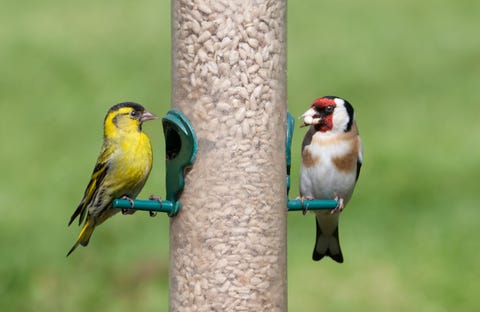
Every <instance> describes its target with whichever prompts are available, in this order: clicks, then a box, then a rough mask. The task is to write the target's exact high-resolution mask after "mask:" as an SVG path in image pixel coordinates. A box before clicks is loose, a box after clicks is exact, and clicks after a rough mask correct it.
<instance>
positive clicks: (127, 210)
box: [121, 195, 135, 215]
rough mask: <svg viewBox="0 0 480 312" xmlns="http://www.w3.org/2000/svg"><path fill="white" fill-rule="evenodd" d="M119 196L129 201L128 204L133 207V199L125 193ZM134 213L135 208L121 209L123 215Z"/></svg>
mask: <svg viewBox="0 0 480 312" xmlns="http://www.w3.org/2000/svg"><path fill="white" fill-rule="evenodd" d="M121 198H122V199H126V200H128V201H129V202H130V206H132V208H135V202H134V201H133V199H131V198H130V197H128V196H127V195H123V196H122V197H121ZM134 213H135V209H126V208H124V209H122V214H123V215H130V214H134Z"/></svg>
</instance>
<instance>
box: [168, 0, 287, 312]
mask: <svg viewBox="0 0 480 312" xmlns="http://www.w3.org/2000/svg"><path fill="white" fill-rule="evenodd" d="M285 19H286V0H275V1H272V0H215V1H209V0H173V1H172V40H173V41H172V103H173V107H174V108H176V109H178V110H180V111H182V112H183V113H184V114H185V115H186V116H187V117H188V119H189V120H190V121H191V123H192V125H193V128H194V129H195V131H196V136H197V139H198V154H197V156H196V161H195V164H194V166H193V168H192V170H191V171H190V172H189V173H188V175H187V176H186V181H185V189H184V191H183V193H182V195H181V198H180V201H181V209H180V211H179V213H178V215H176V216H175V217H174V218H172V219H171V221H170V294H169V306H170V311H286V310H287V267H286V217H287V194H286V179H285V177H286V163H285V133H286V130H285V124H286V62H285V52H286V42H285V33H286V24H285Z"/></svg>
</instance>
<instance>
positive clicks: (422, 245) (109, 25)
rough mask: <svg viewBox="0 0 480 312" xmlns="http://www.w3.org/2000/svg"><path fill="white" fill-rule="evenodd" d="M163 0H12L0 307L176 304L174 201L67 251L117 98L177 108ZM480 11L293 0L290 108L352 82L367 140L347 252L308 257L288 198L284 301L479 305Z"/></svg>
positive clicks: (3, 62) (5, 82)
mask: <svg viewBox="0 0 480 312" xmlns="http://www.w3.org/2000/svg"><path fill="white" fill-rule="evenodd" d="M169 5H170V4H169V2H168V1H153V0H140V1H126V0H123V1H113V0H104V1H93V0H86V1H81V2H69V1H58V0H44V1H13V0H7V1H3V2H2V9H1V10H0V72H1V75H0V105H1V117H0V118H1V122H0V130H1V131H0V139H1V145H2V147H1V153H0V157H1V158H0V209H1V215H0V310H1V311H100V310H102V311H131V310H135V311H166V310H167V307H168V218H166V217H164V216H161V217H157V218H149V217H147V216H146V214H145V213H143V214H142V213H137V214H136V215H133V216H129V217H120V216H118V217H115V218H112V219H111V220H110V221H109V222H108V223H106V224H105V225H104V226H102V227H101V228H99V229H98V230H97V232H96V235H95V237H94V239H93V240H92V243H91V244H90V246H89V247H88V248H87V249H83V248H80V249H79V250H77V251H76V252H75V254H73V256H72V257H70V258H68V259H66V258H65V253H66V252H67V251H68V249H69V248H70V247H71V245H72V243H73V242H74V240H75V238H76V236H77V234H78V230H79V229H78V228H77V227H76V226H74V227H72V228H67V227H66V223H67V221H68V218H69V217H70V215H71V213H72V212H73V210H74V208H75V207H76V205H77V203H78V201H79V200H80V198H81V196H82V192H83V190H84V187H85V185H86V183H87V182H88V179H89V176H90V173H91V170H92V167H93V164H94V161H95V159H96V157H97V154H98V151H99V148H100V145H101V133H102V120H103V117H104V114H105V112H106V110H107V109H108V107H109V106H110V105H112V104H114V103H117V102H120V101H124V100H134V101H138V102H140V103H143V104H145V105H146V106H147V107H148V108H149V109H150V110H151V111H153V112H154V113H156V114H158V115H164V114H165V113H166V112H167V110H168V109H169V106H170V104H169V103H170V102H169V101H170V7H169ZM479 12H480V2H478V1H469V0H457V1H453V0H450V1H447V0H439V1H433V0H426V1H413V0H405V1H393V0H386V1H375V0H367V1H360V2H359V1H353V0H341V1H317V0H308V1H307V0H305V1H289V4H288V103H289V110H290V112H291V113H292V114H293V115H295V116H298V115H299V114H301V113H302V112H303V111H304V110H305V109H306V108H307V107H308V106H309V104H310V103H311V101H312V100H313V99H314V98H316V97H318V96H321V95H329V94H334V95H339V96H342V97H345V98H347V99H348V100H350V101H351V103H353V105H354V106H355V108H356V112H357V119H358V124H359V128H360V132H361V135H362V139H363V143H364V149H365V162H364V167H363V169H362V173H361V177H360V180H359V183H358V186H357V189H356V191H355V194H354V197H353V199H352V201H351V202H350V204H349V206H348V207H347V208H346V210H345V212H344V213H343V214H342V219H341V226H340V232H341V241H342V247H343V251H344V256H345V259H346V260H345V263H344V264H342V265H338V264H336V263H334V262H333V261H331V260H330V259H326V260H324V261H321V262H319V263H316V262H313V261H311V252H312V248H313V243H314V236H315V234H314V231H315V226H314V221H313V220H314V219H313V216H312V215H308V216H306V217H304V216H302V215H301V214H300V213H297V214H294V213H292V214H289V219H288V279H289V283H288V288H289V295H288V302H289V303H288V304H289V309H290V310H291V311H478V310H480V299H479V296H478V294H479V293H480V286H479V285H480V251H479V249H480V248H479V247H480V244H479V234H478V231H479V226H480V218H479V212H478V211H479V209H480V207H479V197H480V196H479V195H478V194H479V182H478V181H479V180H480V144H479V143H480V142H479V141H480V140H479V134H480V122H479V117H480V107H479V104H480V92H479V89H480V39H479V36H478V30H479V29H480V18H479ZM297 125H298V123H297ZM145 130H146V131H147V132H148V133H149V135H150V136H151V138H152V141H153V148H154V153H155V155H156V156H157V157H156V162H155V166H154V169H153V171H152V175H151V178H150V180H149V182H148V183H147V185H146V187H145V189H144V191H143V192H142V194H141V197H147V196H148V195H149V194H152V193H155V194H159V193H160V194H162V193H164V191H163V190H164V181H163V179H164V175H163V172H164V170H163V166H164V164H163V160H162V159H163V158H162V156H159V155H162V153H163V134H162V131H161V126H160V123H159V122H152V123H149V124H147V125H146V126H145ZM303 133H304V129H298V127H297V128H296V129H295V135H294V144H293V148H292V151H293V169H292V175H293V176H292V181H293V185H292V191H291V194H290V195H291V197H295V196H296V195H297V194H298V191H297V188H298V185H297V179H298V166H299V161H300V160H299V146H300V141H301V137H302V136H303Z"/></svg>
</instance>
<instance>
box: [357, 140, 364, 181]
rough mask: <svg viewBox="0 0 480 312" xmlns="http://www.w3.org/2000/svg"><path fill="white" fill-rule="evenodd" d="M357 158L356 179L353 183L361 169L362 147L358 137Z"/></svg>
mask: <svg viewBox="0 0 480 312" xmlns="http://www.w3.org/2000/svg"><path fill="white" fill-rule="evenodd" d="M357 138H358V156H357V177H356V178H355V181H356V180H358V176H359V175H360V169H361V168H362V163H363V146H362V141H361V140H360V137H359V136H358V137H357Z"/></svg>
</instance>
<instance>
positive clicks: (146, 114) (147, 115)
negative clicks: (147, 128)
mask: <svg viewBox="0 0 480 312" xmlns="http://www.w3.org/2000/svg"><path fill="white" fill-rule="evenodd" d="M157 118H158V116H155V115H154V114H152V113H150V112H149V111H144V112H143V114H142V117H140V122H145V121H148V120H152V119H157Z"/></svg>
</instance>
